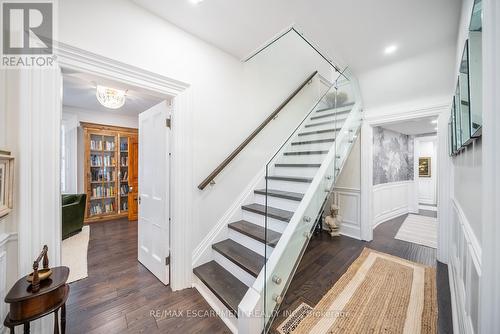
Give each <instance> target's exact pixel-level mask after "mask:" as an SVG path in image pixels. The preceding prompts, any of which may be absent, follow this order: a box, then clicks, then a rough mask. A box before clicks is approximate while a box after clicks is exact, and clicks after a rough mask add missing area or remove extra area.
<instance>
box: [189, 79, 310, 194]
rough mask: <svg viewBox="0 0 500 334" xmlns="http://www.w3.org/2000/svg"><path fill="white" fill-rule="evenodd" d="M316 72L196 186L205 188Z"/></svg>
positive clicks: (201, 188)
mask: <svg viewBox="0 0 500 334" xmlns="http://www.w3.org/2000/svg"><path fill="white" fill-rule="evenodd" d="M317 73H318V71H314V72H313V74H311V75H310V76H308V77H307V79H306V80H304V82H303V83H302V84H301V85H300V86H299V87H298V88H297V89H295V90H294V91H293V93H292V94H290V96H288V97H287V98H286V100H285V101H283V102H282V103H281V104H280V105H279V106H278V108H276V109H275V110H274V111H273V113H272V114H271V115H269V116H268V117H267V118H266V119H265V120H264V121H263V122H262V123H261V124H260V125H259V126H258V127H257V129H255V130H254V131H253V132H252V133H251V134H250V135H249V136H248V137H247V138H246V139H245V140H244V141H243V142H242V143H241V144H240V145H239V146H238V147H237V148H236V149H235V150H234V151H233V152H232V153H231V154H230V155H229V156H228V157H227V158H226V159H224V161H222V162H221V164H220V165H219V166H217V168H215V169H214V171H213V172H212V173H210V175H208V176H207V177H206V178H205V179H204V180H203V182H201V183H200V184H199V185H198V188H199V189H200V190H203V189H205V187H206V186H207V185H209V184H210V182H212V181H213V179H215V177H216V176H217V175H219V173H220V172H222V170H223V169H224V168H226V166H227V165H229V163H230V162H231V161H232V160H233V159H234V158H235V157H236V156H237V155H238V154H239V153H240V152H241V151H242V150H243V149H244V148H245V146H247V145H248V144H249V143H250V142H251V141H252V139H254V138H255V136H257V135H258V134H259V132H260V131H262V129H264V128H265V127H266V125H267V124H269V122H271V121H272V120H273V119H274V118H275V117H276V116H277V115H278V114H279V112H280V111H281V110H282V109H283V108H284V107H285V106H286V105H287V104H288V102H290V101H291V100H292V99H293V98H294V97H295V96H296V95H297V94H298V93H299V92H300V91H301V90H302V88H304V86H305V85H307V83H308V82H309V81H311V79H312V78H313V77H314V76H315V75H316V74H317Z"/></svg>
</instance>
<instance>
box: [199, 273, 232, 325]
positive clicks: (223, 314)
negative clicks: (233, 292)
mask: <svg viewBox="0 0 500 334" xmlns="http://www.w3.org/2000/svg"><path fill="white" fill-rule="evenodd" d="M193 283H194V286H195V287H196V289H197V290H198V292H199V293H200V294H201V295H202V296H203V298H204V299H205V300H206V301H207V302H208V304H209V305H210V306H211V307H212V308H213V309H214V310H215V311H216V312H217V314H219V315H220V318H221V319H222V321H224V323H225V324H226V325H227V327H229V329H230V330H231V332H233V333H237V332H238V318H236V317H234V316H232V315H230V314H231V313H230V311H229V309H228V308H227V307H226V306H225V305H224V304H223V303H222V302H221V301H220V300H219V298H218V297H217V296H216V295H215V294H214V293H213V292H212V291H210V289H209V288H208V287H207V286H206V285H205V283H203V282H202V281H201V280H200V279H199V278H198V277H197V276H196V275H193Z"/></svg>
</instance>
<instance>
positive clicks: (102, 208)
mask: <svg viewBox="0 0 500 334" xmlns="http://www.w3.org/2000/svg"><path fill="white" fill-rule="evenodd" d="M89 210H90V215H100V214H103V213H112V212H114V211H115V202H108V203H102V202H97V203H92V204H91V205H90V209H89Z"/></svg>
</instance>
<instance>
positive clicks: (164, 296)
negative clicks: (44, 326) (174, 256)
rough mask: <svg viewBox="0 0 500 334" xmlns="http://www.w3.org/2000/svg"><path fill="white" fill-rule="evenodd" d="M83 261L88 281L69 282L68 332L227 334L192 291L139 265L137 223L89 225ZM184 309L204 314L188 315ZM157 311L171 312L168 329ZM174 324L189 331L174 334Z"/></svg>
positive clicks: (114, 222)
mask: <svg viewBox="0 0 500 334" xmlns="http://www.w3.org/2000/svg"><path fill="white" fill-rule="evenodd" d="M87 262H88V273H89V277H88V278H86V279H83V280H80V281H77V282H74V283H71V284H70V295H69V299H68V302H67V309H66V310H67V333H69V334H72V333H77V334H80V333H82V334H83V333H85V334H87V333H92V334H95V333H105V334H114V333H191V332H190V331H192V332H193V333H195V332H199V333H203V332H204V329H205V328H210V329H211V330H213V333H229V329H228V328H227V327H226V326H225V324H224V322H223V321H222V320H221V319H220V318H219V317H217V315H215V314H213V312H212V308H211V307H210V306H209V305H208V303H207V302H206V301H205V300H204V299H203V297H202V296H201V295H200V294H199V293H198V292H197V291H196V290H195V289H185V290H182V291H175V292H173V291H172V290H171V289H170V287H168V286H164V285H163V284H162V283H161V282H160V281H158V279H157V278H156V277H155V276H153V274H151V273H150V272H149V271H148V270H147V269H146V268H145V267H144V266H143V265H142V264H140V263H139V262H138V261H137V222H129V221H127V220H125V219H121V220H117V221H109V222H103V223H95V224H92V225H91V226H90V242H89V250H88V258H87ZM188 310H190V311H193V310H197V311H199V312H201V313H200V314H202V315H203V316H200V317H188V316H187V311H188ZM155 311H158V312H159V313H160V314H161V312H163V311H165V312H164V313H166V314H167V313H168V312H169V311H170V316H168V317H167V318H168V319H169V320H170V321H171V323H170V324H171V326H170V328H165V327H162V326H163V324H164V323H163V322H162V320H164V319H162V318H161V317H158V318H157V317H155V316H153V315H152V313H151V312H155ZM172 311H178V312H183V314H178V316H172ZM204 312H206V315H204V314H205V313H204ZM210 312H212V314H210ZM160 324H161V325H162V326H160ZM172 324H178V327H179V328H181V329H183V328H187V329H188V330H187V331H181V332H176V331H172V330H171V328H175V327H176V326H177V325H172ZM187 324H188V325H187Z"/></svg>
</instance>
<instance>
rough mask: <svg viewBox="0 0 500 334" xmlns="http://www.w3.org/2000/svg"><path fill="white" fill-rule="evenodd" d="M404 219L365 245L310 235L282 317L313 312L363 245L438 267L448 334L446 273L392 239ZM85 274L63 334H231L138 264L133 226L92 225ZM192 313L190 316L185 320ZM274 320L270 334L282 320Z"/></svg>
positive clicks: (425, 254)
mask: <svg viewBox="0 0 500 334" xmlns="http://www.w3.org/2000/svg"><path fill="white" fill-rule="evenodd" d="M421 214H425V215H433V214H435V213H434V212H432V211H430V212H421ZM405 217H406V216H401V217H398V218H395V219H393V220H391V221H388V222H386V223H383V224H381V225H380V226H378V227H377V228H376V229H375V231H374V238H373V241H372V242H370V243H365V242H362V241H359V240H355V239H352V238H349V237H345V236H341V237H339V238H334V239H332V238H330V236H329V235H328V234H326V233H321V234H319V235H316V236H314V237H313V238H312V239H311V242H310V244H309V246H308V248H307V250H306V253H305V255H304V258H303V259H302V261H301V263H300V265H299V268H298V270H297V273H296V274H295V276H294V279H293V281H292V283H291V286H290V288H289V290H288V293H287V295H286V296H285V299H284V301H283V304H282V307H281V311H289V312H291V311H293V309H294V308H295V307H296V306H297V305H298V304H299V303H300V302H301V301H305V302H306V303H308V304H310V305H311V306H314V305H315V304H316V303H317V302H319V300H320V299H321V298H322V297H323V295H324V294H325V293H326V292H327V291H328V290H329V289H330V288H331V287H332V286H333V284H335V282H336V281H337V280H338V279H339V278H340V276H342V274H343V273H344V272H345V271H346V270H347V268H348V267H349V265H350V264H351V263H352V262H353V261H354V260H355V259H356V258H357V257H358V255H359V254H360V252H361V250H362V249H363V247H366V246H367V247H371V248H373V249H376V250H379V251H382V252H386V253H389V254H392V255H396V256H399V257H402V258H405V259H408V260H412V261H416V262H420V263H424V264H427V265H432V266H437V286H438V303H439V333H451V332H452V329H451V328H452V324H451V306H450V292H449V286H448V274H447V267H446V265H444V264H441V263H439V262H436V251H435V250H434V249H431V248H428V247H424V246H419V245H415V244H412V243H408V242H404V241H400V240H396V239H394V235H395V234H396V232H397V231H398V229H399V227H400V226H401V223H402V222H403V220H404V218H405ZM88 269H89V277H88V278H86V279H84V280H81V281H78V282H74V283H71V285H70V286H71V291H70V296H69V300H68V303H67V329H68V330H67V333H86V334H87V333H106V334H112V333H230V331H229V329H228V328H227V327H226V326H225V325H224V323H223V322H222V320H221V319H219V318H218V317H217V316H215V315H214V314H213V313H210V312H211V308H210V306H209V305H208V304H207V303H206V301H205V300H204V299H203V297H202V296H201V295H200V294H199V293H198V292H197V291H196V290H195V289H186V290H182V291H177V292H172V290H171V289H170V287H165V286H164V285H163V284H162V283H161V282H159V281H158V280H157V279H156V278H155V277H154V276H153V275H152V274H151V273H150V272H149V271H148V270H147V269H146V268H145V267H144V266H142V265H141V264H140V263H138V262H137V223H136V222H128V221H127V220H125V219H124V220H117V221H111V222H105V223H96V224H92V225H91V228H90V243H89V252H88ZM152 312H154V313H156V314H155V316H153V315H152ZM193 312H197V316H195V317H193V316H190V314H191V315H192V314H193ZM281 314H282V312H280V316H278V318H277V319H276V321H275V322H274V323H273V329H272V332H275V330H274V329H275V328H276V327H277V326H278V325H279V324H280V323H281V322H282V321H283V320H284V317H282V316H281ZM200 315H201V316H200Z"/></svg>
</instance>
